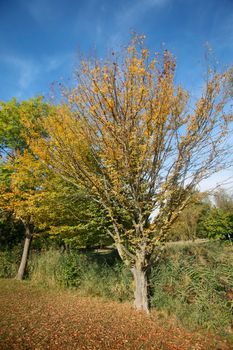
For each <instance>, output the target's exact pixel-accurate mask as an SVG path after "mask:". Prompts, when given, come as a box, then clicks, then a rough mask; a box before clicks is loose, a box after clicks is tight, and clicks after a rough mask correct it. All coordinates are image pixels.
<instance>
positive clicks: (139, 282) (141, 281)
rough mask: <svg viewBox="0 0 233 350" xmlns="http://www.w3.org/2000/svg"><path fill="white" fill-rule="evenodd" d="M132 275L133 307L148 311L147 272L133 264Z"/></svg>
mask: <svg viewBox="0 0 233 350" xmlns="http://www.w3.org/2000/svg"><path fill="white" fill-rule="evenodd" d="M131 272H132V274H133V277H134V283H135V285H134V288H135V290H134V307H135V309H136V310H142V311H145V312H146V313H149V303H148V279H147V272H146V271H145V270H144V269H142V267H141V266H137V265H136V266H134V267H133V268H132V269H131Z"/></svg>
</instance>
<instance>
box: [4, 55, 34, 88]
mask: <svg viewBox="0 0 233 350" xmlns="http://www.w3.org/2000/svg"><path fill="white" fill-rule="evenodd" d="M0 61H1V62H2V63H4V64H5V65H8V66H11V68H13V69H14V70H15V71H16V74H17V84H16V85H18V88H19V89H21V90H24V89H27V88H28V87H29V86H30V85H31V83H32V82H33V81H34V80H35V78H36V76H37V75H38V73H39V67H38V65H37V64H36V63H35V62H33V61H31V60H29V59H24V58H21V57H17V56H13V55H0Z"/></svg>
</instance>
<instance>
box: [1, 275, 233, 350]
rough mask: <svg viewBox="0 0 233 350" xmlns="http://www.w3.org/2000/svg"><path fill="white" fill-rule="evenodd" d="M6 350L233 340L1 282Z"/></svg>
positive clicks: (181, 349)
mask: <svg viewBox="0 0 233 350" xmlns="http://www.w3.org/2000/svg"><path fill="white" fill-rule="evenodd" d="M0 349H1V350H10V349H12V350H13V349H15V350H46V349H51V350H69V349H72V350H79V349H80V350H81V349H83V350H87V349H98V350H105V349H108V350H120V349H132V350H139V349H140V350H149V349H151V350H152V349H156V350H160V349H161V350H211V349H212V350H225V349H233V347H231V345H230V343H229V340H226V339H224V338H220V337H217V336H216V337H215V336H214V335H213V334H211V333H206V332H205V333H203V332H190V331H187V330H185V329H184V328H181V327H178V325H177V323H176V322H175V321H174V320H172V319H171V320H169V321H168V320H167V319H166V318H161V316H160V318H159V317H158V314H157V313H156V311H154V312H152V314H151V315H150V316H146V315H144V314H142V313H139V312H136V311H135V310H133V308H132V307H131V305H130V304H129V303H117V302H112V301H107V300H104V299H101V298H93V297H82V296H80V295H79V294H78V293H77V292H75V291H67V290H66V291H65V290H48V289H45V288H44V289H43V288H39V287H36V286H33V285H32V284H30V282H19V281H15V280H3V279H2V280H0Z"/></svg>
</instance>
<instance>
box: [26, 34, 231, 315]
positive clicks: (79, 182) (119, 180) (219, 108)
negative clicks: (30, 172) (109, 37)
mask: <svg viewBox="0 0 233 350" xmlns="http://www.w3.org/2000/svg"><path fill="white" fill-rule="evenodd" d="M175 66H176V64H175V60H174V58H173V56H172V55H171V54H170V53H169V52H168V51H164V52H163V54H162V55H155V57H152V58H150V55H149V51H148V50H147V49H146V48H145V47H144V43H143V38H141V37H136V38H133V40H132V42H131V44H130V45H129V47H128V48H127V49H126V51H125V52H124V53H123V52H122V53H121V55H119V56H117V55H116V54H113V55H112V58H111V59H109V60H106V61H105V62H104V61H98V60H97V59H94V58H93V59H92V58H91V59H90V60H83V61H82V63H81V65H80V67H78V69H77V70H76V79H77V81H76V86H75V87H74V88H73V89H71V90H69V91H67V94H66V97H67V101H66V103H64V104H63V105H61V106H60V108H58V109H57V111H56V113H53V114H51V115H50V116H49V117H48V118H47V119H45V120H42V121H41V124H40V125H41V126H42V127H43V128H44V129H45V130H46V132H47V137H42V138H41V139H40V140H39V139H38V140H36V141H35V142H34V146H33V150H34V152H35V153H36V154H38V156H39V157H40V158H41V159H43V160H44V162H46V163H47V164H48V165H49V167H50V168H51V169H53V170H54V171H55V172H56V173H57V174H59V175H60V176H61V177H62V178H63V179H64V180H66V181H67V182H69V183H72V184H73V185H74V186H76V187H77V188H78V189H79V188H80V186H81V187H84V188H86V191H87V192H88V193H89V195H90V196H91V197H92V198H94V199H95V200H96V201H97V202H98V203H99V204H101V205H102V207H103V208H104V209H105V210H106V211H107V213H108V218H109V220H110V221H111V225H112V229H108V230H107V232H108V234H109V235H110V236H111V237H112V238H113V239H114V241H115V245H116V248H117V250H118V252H119V254H120V256H121V258H122V260H123V261H124V262H125V264H126V265H128V266H129V267H130V269H131V271H132V273H133V276H134V281H135V307H136V308H137V309H143V310H145V311H148V292H147V272H148V268H149V266H150V263H151V261H152V257H153V255H154V253H155V251H156V248H157V247H158V246H159V244H160V243H161V242H162V241H164V240H165V239H166V236H167V234H168V232H169V228H170V227H171V225H172V224H173V223H174V222H175V220H176V219H177V218H178V217H179V214H180V213H181V212H182V210H183V209H184V208H185V207H186V206H187V204H188V203H189V201H190V198H191V196H192V193H193V189H195V186H196V185H197V184H198V183H199V182H200V181H201V180H202V179H204V178H206V177H208V176H209V175H211V174H213V173H214V172H215V171H217V170H219V169H221V168H222V167H225V166H226V164H227V163H228V162H229V161H230V159H229V155H228V158H227V157H226V155H227V153H228V152H227V151H228V149H229V148H227V144H226V140H227V135H228V121H229V115H227V114H226V113H224V108H225V106H226V104H227V95H226V94H225V82H226V79H227V73H223V74H217V73H214V72H210V73H209V74H210V75H209V78H208V81H207V82H206V85H205V87H204V90H203V94H202V95H201V97H200V99H199V100H198V101H197V103H196V105H195V106H194V108H190V106H189V94H188V92H187V91H185V90H184V89H182V88H181V87H179V86H178V87H176V86H175V84H174V74H175ZM31 128H32V127H31ZM152 214H153V216H154V219H153V221H152V219H151V218H152Z"/></svg>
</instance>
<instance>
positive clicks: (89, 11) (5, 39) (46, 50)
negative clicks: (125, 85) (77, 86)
mask: <svg viewBox="0 0 233 350" xmlns="http://www.w3.org/2000/svg"><path fill="white" fill-rule="evenodd" d="M132 30H133V31H136V32H138V33H143V34H145V35H146V37H147V39H146V40H147V41H146V42H147V44H148V46H149V47H150V49H151V50H152V51H158V50H160V49H161V48H162V47H163V45H164V46H165V47H166V48H168V49H169V50H171V51H172V52H173V53H174V54H175V55H176V57H177V75H176V79H177V82H181V83H183V84H184V85H185V86H186V87H187V88H189V89H191V90H192V91H193V93H194V94H196V93H198V92H199V90H200V87H201V82H202V79H203V72H204V70H205V69H204V68H205V60H204V53H205V49H204V46H205V43H206V42H208V43H209V45H210V46H211V47H212V48H213V50H214V53H215V57H216V58H217V59H218V60H219V62H220V65H221V66H225V65H230V64H232V63H233V59H232V58H233V0H134V1H132V0H118V1H116V0H85V1H81V0H66V1H64V0H0V42H1V46H0V76H1V84H0V99H1V100H4V101H7V100H10V99H11V98H12V97H13V96H16V97H17V98H18V99H20V100H21V99H27V98H29V97H32V96H35V95H38V94H40V95H44V96H48V94H49V90H50V86H51V83H53V82H54V81H60V80H61V79H63V78H65V79H67V78H68V77H70V76H71V75H72V70H73V68H74V65H75V62H76V61H77V56H78V54H77V53H78V52H79V51H80V50H81V51H82V52H84V53H88V52H89V51H90V50H91V49H93V48H94V47H95V48H96V51H97V53H98V54H99V55H100V56H101V57H104V56H105V54H106V52H107V51H108V49H112V48H119V47H120V46H122V45H124V44H126V43H127V42H128V41H129V37H130V35H129V33H130V31H132Z"/></svg>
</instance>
